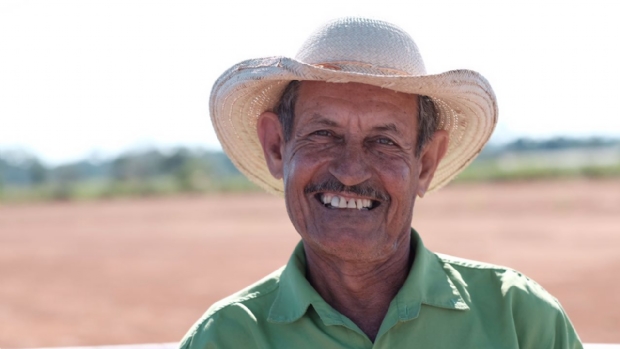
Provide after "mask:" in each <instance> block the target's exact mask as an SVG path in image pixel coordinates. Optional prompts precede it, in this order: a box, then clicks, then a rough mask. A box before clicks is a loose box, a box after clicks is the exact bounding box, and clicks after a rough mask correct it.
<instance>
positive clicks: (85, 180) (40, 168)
mask: <svg viewBox="0 0 620 349" xmlns="http://www.w3.org/2000/svg"><path fill="white" fill-rule="evenodd" d="M570 177H586V178H594V179H598V178H608V177H620V140H615V141H614V140H604V139H600V138H593V139H590V140H583V139H578V140H571V139H566V138H557V139H552V140H544V141H532V140H527V139H521V140H517V141H515V142H512V143H509V144H506V145H502V146H494V145H490V146H487V147H486V148H485V149H484V150H483V151H482V153H481V154H480V156H479V157H478V158H477V159H476V161H474V162H473V163H472V164H471V165H470V166H469V167H467V168H466V169H465V171H463V172H462V173H461V174H460V175H459V176H458V177H457V178H456V180H455V183H462V182H478V181H514V180H520V181H524V180H536V179H549V178H570ZM257 190H259V189H258V187H257V186H255V185H254V184H252V183H251V182H250V181H249V180H247V179H246V178H245V177H244V176H243V175H242V174H241V173H240V172H239V171H238V170H237V169H236V168H235V166H234V165H233V164H232V163H231V162H230V160H229V159H228V158H227V157H226V155H224V154H223V153H222V152H212V151H211V152H210V151H205V150H202V149H188V148H177V149H174V150H172V151H167V152H162V151H159V150H143V151H133V152H128V153H125V154H121V155H119V156H117V157H116V158H113V159H108V160H82V161H77V162H74V163H68V164H63V165H60V166H55V167H48V166H45V164H43V163H42V162H41V161H40V160H39V159H37V158H36V157H35V156H34V155H32V154H28V153H26V152H23V151H4V152H0V202H27V201H40V200H59V201H62V200H94V199H107V198H114V197H125V196H141V197H148V196H162V195H174V194H179V193H184V194H200V195H202V194H210V193H221V192H246V191H257Z"/></svg>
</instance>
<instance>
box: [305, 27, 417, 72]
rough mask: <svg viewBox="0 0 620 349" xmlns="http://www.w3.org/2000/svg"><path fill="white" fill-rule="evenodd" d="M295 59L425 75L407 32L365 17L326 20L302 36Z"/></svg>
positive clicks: (348, 68)
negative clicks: (301, 42)
mask: <svg viewBox="0 0 620 349" xmlns="http://www.w3.org/2000/svg"><path fill="white" fill-rule="evenodd" d="M296 59H297V60H299V61H301V62H304V63H308V64H315V65H316V64H326V63H333V64H334V65H336V66H337V67H338V69H343V68H344V69H343V70H352V71H359V69H357V68H355V66H358V67H366V68H371V69H372V70H380V71H383V72H384V74H398V75H402V74H406V75H412V76H419V75H426V68H425V67H424V61H423V60H422V56H421V55H420V51H419V50H418V46H417V45H416V44H415V42H414V41H413V39H412V38H411V36H409V34H407V33H406V32H405V31H404V30H402V29H401V28H399V27H397V26H395V25H393V24H391V23H387V22H383V21H378V20H373V19H366V18H341V19H337V20H334V21H331V22H329V23H327V24H326V25H325V26H323V27H321V28H319V29H318V30H317V31H316V32H314V33H313V34H312V35H311V36H310V37H309V38H308V39H307V40H306V42H305V43H304V44H303V46H302V47H301V49H300V50H299V51H298V52H297V55H296ZM363 70H365V69H362V71H360V72H363ZM386 71H387V72H386Z"/></svg>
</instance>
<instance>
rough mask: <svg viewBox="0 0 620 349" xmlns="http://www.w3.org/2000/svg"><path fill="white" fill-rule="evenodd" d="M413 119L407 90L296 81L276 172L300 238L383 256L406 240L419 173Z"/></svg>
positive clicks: (343, 252) (363, 256) (344, 252)
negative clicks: (288, 135) (288, 133)
mask: <svg viewBox="0 0 620 349" xmlns="http://www.w3.org/2000/svg"><path fill="white" fill-rule="evenodd" d="M417 119H418V98H417V96H415V95H407V94H402V93H397V92H394V91H392V90H388V89H382V88H380V87H376V86H370V85H364V84H357V83H347V84H336V83H325V82H308V81H306V82H303V83H302V84H301V86H300V89H299V94H298V99H297V104H296V106H295V121H294V126H293V134H292V137H291V139H290V140H289V141H288V142H286V143H284V144H283V146H282V171H281V173H282V177H283V179H284V186H285V196H286V206H287V209H288V213H289V216H290V218H291V221H292V222H293V225H294V226H295V228H296V229H297V231H298V232H299V234H300V235H301V236H302V238H303V240H304V243H305V244H307V245H309V247H311V248H313V249H315V250H317V251H322V252H325V253H328V254H331V255H335V256H338V257H339V258H342V259H348V260H374V259H383V258H385V257H388V256H389V255H391V254H394V253H395V252H396V250H397V249H399V248H402V247H403V244H409V234H410V227H411V218H412V214H413V206H414V203H415V197H416V193H417V190H418V185H419V177H420V173H421V161H420V159H419V158H418V157H416V154H415V144H416V134H417Z"/></svg>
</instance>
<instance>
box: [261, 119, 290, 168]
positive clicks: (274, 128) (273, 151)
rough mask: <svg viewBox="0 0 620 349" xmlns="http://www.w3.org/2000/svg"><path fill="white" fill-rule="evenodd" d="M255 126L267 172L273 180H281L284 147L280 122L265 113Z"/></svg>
mask: <svg viewBox="0 0 620 349" xmlns="http://www.w3.org/2000/svg"><path fill="white" fill-rule="evenodd" d="M256 126H257V131H258V139H259V141H260V144H261V145H262V147H263V154H264V155H265V161H266V162H267V167H268V168H269V172H271V175H272V176H274V177H275V178H277V179H280V178H282V149H283V147H284V137H283V134H282V125H280V120H279V119H278V116H277V115H276V114H275V113H272V112H270V111H266V112H264V113H262V114H261V115H260V116H259V117H258V122H257V125H256Z"/></svg>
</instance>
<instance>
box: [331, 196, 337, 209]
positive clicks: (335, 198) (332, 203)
mask: <svg viewBox="0 0 620 349" xmlns="http://www.w3.org/2000/svg"><path fill="white" fill-rule="evenodd" d="M338 202H339V199H338V197H337V196H334V197H333V198H332V201H331V205H332V207H338Z"/></svg>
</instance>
